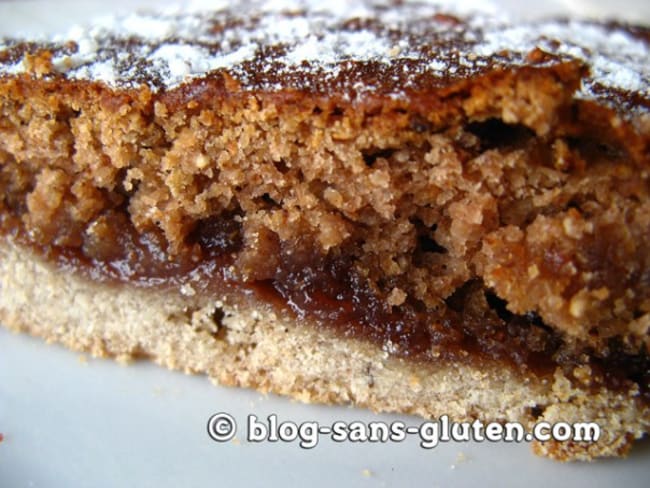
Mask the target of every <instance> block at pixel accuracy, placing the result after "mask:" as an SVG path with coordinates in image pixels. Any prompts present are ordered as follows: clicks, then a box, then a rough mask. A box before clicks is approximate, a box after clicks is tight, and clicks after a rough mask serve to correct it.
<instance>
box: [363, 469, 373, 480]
mask: <svg viewBox="0 0 650 488" xmlns="http://www.w3.org/2000/svg"><path fill="white" fill-rule="evenodd" d="M361 474H362V475H363V477H364V478H370V477H372V471H370V470H369V469H368V468H366V469H364V470H362V471H361Z"/></svg>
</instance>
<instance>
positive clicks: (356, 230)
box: [0, 2, 650, 460]
mask: <svg viewBox="0 0 650 488" xmlns="http://www.w3.org/2000/svg"><path fill="white" fill-rule="evenodd" d="M649 35H650V31H648V30H647V29H646V28H643V27H637V26H629V25H620V24H616V23H595V22H588V21H569V20H557V21H540V22H536V23H530V24H521V23H518V24H509V23H508V22H507V21H505V20H503V19H496V18H492V17H488V16H485V15H483V14H466V13H459V12H456V11H450V10H449V9H447V10H441V9H440V7H436V6H435V5H431V4H429V3H412V2H406V3H403V2H395V3H390V2H389V3H384V2H366V3H362V4H356V6H354V7H344V6H340V5H338V6H334V7H322V6H318V5H317V3H316V2H314V3H312V2H303V3H298V4H296V5H294V6H293V7H291V6H288V5H284V6H283V7H279V8H273V7H270V6H268V5H264V4H257V3H246V4H242V5H240V6H238V7H232V8H224V9H221V10H218V9H217V10H214V11H193V12H167V13H157V14H146V13H140V14H133V15H131V16H127V17H120V18H112V19H104V20H103V21H101V22H98V23H96V24H93V25H91V26H89V27H86V28H75V29H72V30H71V31H70V32H69V33H68V34H66V35H62V36H58V37H52V38H49V39H47V40H44V39H41V40H39V41H28V40H24V39H4V40H3V42H2V47H1V48H0V187H1V188H2V193H1V194H2V199H1V200H0V222H1V225H0V228H1V229H2V238H1V244H0V255H1V258H0V320H1V321H2V323H3V325H5V326H7V327H9V328H11V329H15V330H21V331H27V332H29V333H31V334H34V335H37V336H40V337H43V338H45V339H46V340H48V341H54V342H59V343H62V344H65V345H66V346H68V347H70V348H72V349H75V350H80V351H88V352H91V353H92V354H94V355H97V356H115V357H118V358H133V357H136V358H137V357H147V358H151V359H152V360H154V361H156V362H157V363H160V364H162V365H165V366H167V367H170V368H176V369H181V370H184V371H188V372H196V373H205V374H207V375H209V376H210V377H211V378H213V379H214V380H216V381H217V382H219V383H221V384H226V385H237V386H246V387H252V388H257V389H259V390H263V391H273V392H276V393H280V394H285V395H290V396H292V397H295V398H298V399H301V400H304V401H309V402H326V403H353V404H356V405H360V406H364V407H369V408H372V409H375V410H380V411H394V412H406V413H413V414H417V415H421V416H423V417H426V418H438V417H440V416H442V415H449V416H450V417H451V419H452V420H454V421H463V420H473V419H481V420H483V421H485V422H487V421H519V422H523V423H524V424H525V425H526V426H532V425H534V424H535V422H539V421H542V420H543V421H547V422H550V423H554V422H590V421H593V422H597V423H598V424H599V425H600V427H601V437H600V439H599V440H598V441H597V442H589V443H587V442H584V443H581V442H560V441H549V442H544V443H542V442H537V443H535V444H534V449H535V450H536V452H538V453H540V454H543V455H546V456H550V457H553V458H556V459H560V460H568V459H593V458H595V457H599V456H616V455H622V454H625V453H626V452H627V451H628V449H629V448H630V446H631V444H632V442H633V440H635V439H638V438H640V437H641V436H643V435H644V433H646V432H647V431H648V429H649V428H650V408H649V405H650V388H649V386H650V385H649V378H650V361H649V360H648V345H649V342H650V341H649V335H648V334H649V332H648V330H649V328H650V252H649V249H648V242H650V199H649V198H648V194H649V191H650V180H649V177H648V169H649V167H650V164H649V154H650V145H649V141H650V71H649V69H648V66H649V63H648V60H649V56H648V39H649Z"/></svg>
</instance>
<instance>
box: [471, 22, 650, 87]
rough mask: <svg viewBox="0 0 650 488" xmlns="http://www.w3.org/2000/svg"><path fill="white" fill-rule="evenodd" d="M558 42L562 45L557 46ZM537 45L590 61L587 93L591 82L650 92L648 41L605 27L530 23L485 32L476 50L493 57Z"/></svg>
mask: <svg viewBox="0 0 650 488" xmlns="http://www.w3.org/2000/svg"><path fill="white" fill-rule="evenodd" d="M555 41H557V42H559V44H556V45H554V42H555ZM535 47H539V48H541V49H544V50H546V51H550V52H555V53H559V54H564V55H567V56H570V57H572V58H576V59H581V60H585V61H587V63H588V64H589V66H590V68H591V74H592V76H591V78H592V80H593V81H588V82H587V83H586V84H585V86H583V93H582V95H584V96H588V95H589V90H590V88H591V85H593V84H594V83H597V84H599V85H601V86H604V87H608V88H616V89H620V90H625V91H630V92H640V93H644V94H646V95H650V52H649V50H648V44H647V43H646V42H643V41H642V40H639V39H634V38H633V37H632V36H631V35H629V34H627V33H625V32H623V31H620V30H612V29H611V28H607V27H606V26H602V25H597V24H589V23H580V22H576V21H570V22H548V21H547V22H540V23H537V24H535V26H534V28H531V26H530V25H523V26H518V27H511V28H507V29H500V30H492V31H486V32H485V34H484V37H483V41H482V42H480V43H478V44H477V45H476V46H475V48H474V50H475V52H476V54H478V55H481V56H487V57H489V56H493V55H494V54H496V53H499V52H501V51H503V50H510V51H517V52H520V53H522V54H525V53H527V52H530V51H531V50H532V49H534V48H535Z"/></svg>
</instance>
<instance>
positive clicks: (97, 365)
mask: <svg viewBox="0 0 650 488" xmlns="http://www.w3.org/2000/svg"><path fill="white" fill-rule="evenodd" d="M134 3H139V4H143V5H150V6H151V5H157V4H160V2H155V1H140V2H126V1H124V0H114V1H112V2H103V3H100V2H73V1H69V0H68V1H64V2H51V3H49V2H41V1H26V2H1V3H0V35H2V34H11V33H15V32H30V33H39V32H40V33H42V32H45V31H52V30H54V29H56V28H61V27H64V28H65V26H66V25H68V24H69V23H71V22H78V21H83V20H84V19H85V18H87V17H88V16H90V15H93V14H97V13H100V14H104V13H110V12H111V11H115V10H121V9H124V8H125V7H126V6H128V5H133V4H134ZM501 3H504V4H506V5H508V6H509V7H510V8H513V9H514V10H516V11H517V12H518V13H519V14H521V15H524V16H533V15H538V14H539V13H540V12H542V13H548V12H551V13H558V12H565V13H582V14H583V15H596V16H597V15H602V14H603V13H604V14H606V15H618V16H619V17H621V16H622V17H626V18H628V19H632V20H636V21H637V22H640V21H644V22H645V23H646V24H647V23H650V21H649V19H650V2H633V1H630V0H626V1H619V2H616V3H614V2H610V3H606V2H585V1H583V2H577V1H570V2H562V3H561V2H546V3H544V4H541V5H526V4H523V3H522V2H516V1H514V0H513V1H507V2H506V1H504V2H501ZM221 411H225V412H229V413H231V414H232V415H233V416H235V418H236V419H237V421H238V424H239V427H240V429H239V433H238V435H237V437H236V440H234V441H231V442H227V443H224V444H219V443H216V442H214V441H212V440H211V439H210V438H209V437H208V435H207V433H206V422H207V420H208V418H209V417H210V415H211V414H213V413H216V412H221ZM272 413H275V414H277V415H278V417H279V419H280V421H285V420H289V421H293V422H298V423H299V422H303V421H318V422H320V423H321V425H329V424H331V423H332V422H334V421H336V420H344V421H348V422H349V421H352V420H362V421H365V422H368V421H372V420H386V421H391V420H394V419H397V418H399V419H403V420H405V421H406V422H407V423H408V424H409V425H418V424H419V422H420V420H418V419H416V418H412V417H403V416H402V417H400V416H391V415H375V414H372V413H370V412H367V411H364V410H358V409H353V408H348V407H323V406H317V405H302V404H299V403H295V402H292V401H289V400H287V399H283V398H277V397H274V396H268V397H266V396H262V395H260V394H259V393H256V392H252V391H247V390H236V389H229V388H222V387H215V386H213V385H212V384H211V383H210V382H209V381H208V380H207V379H206V378H205V377H201V376H194V377H191V376H185V375H183V374H180V373H177V372H169V371H167V370H164V369H161V368H158V367H156V366H154V365H151V364H148V363H136V364H132V365H130V366H129V367H122V366H120V365H118V364H116V363H114V362H112V361H105V360H96V359H91V358H87V357H85V356H80V355H79V354H76V353H73V352H70V351H67V350H64V349H63V348H61V347H59V346H46V345H45V344H44V343H43V342H42V341H40V340H37V339H33V338H30V337H26V336H18V335H14V334H11V333H9V332H7V331H6V330H0V433H3V434H4V437H5V439H4V441H3V442H2V443H0V488H4V487H31V486H34V487H77V486H79V487H84V486H88V487H113V486H143V487H146V486H156V487H158V486H160V487H166V486H179V487H186V486H187V487H193V486H221V485H232V484H234V485H235V486H240V485H241V486H293V485H298V484H299V483H300V484H303V483H304V484H308V485H309V486H310V487H319V486H332V485H334V486H337V485H341V486H364V487H365V486H394V485H396V486H411V485H418V486H431V487H435V486H441V487H446V486H475V485H477V484H478V485H481V484H485V485H488V486H521V485H522V484H524V485H527V486H529V487H535V486H575V487H582V486H584V487H596V486H614V485H618V486H626V487H632V486H646V487H647V486H650V442H649V441H643V442H641V443H639V444H638V445H637V446H636V448H635V449H634V450H633V452H632V454H631V456H630V457H629V458H628V459H625V460H604V461H599V462H596V463H591V464H584V463H573V464H559V463H555V462H552V461H549V460H546V459H540V458H537V457H535V456H533V455H532V453H531V452H530V449H529V446H527V445H525V444H522V445H515V444H506V443H496V444H490V443H484V444H478V443H468V444H461V443H448V444H441V445H439V446H438V447H436V448H435V449H433V450H424V449H422V448H420V447H419V446H418V443H417V440H416V439H410V440H409V441H407V442H404V443H401V444H396V443H392V444H390V443H389V444H384V445H382V444H352V443H344V444H336V443H333V442H331V441H329V440H327V439H322V440H321V441H320V443H319V445H318V446H317V447H315V448H314V449H311V450H303V449H301V448H300V447H299V446H298V445H297V444H296V443H293V444H282V443H263V444H254V443H248V442H246V440H245V437H246V432H245V427H244V424H245V419H246V417H247V416H248V415H250V414H255V415H257V416H258V417H266V416H267V415H269V414H272ZM368 474H369V475H370V476H368Z"/></svg>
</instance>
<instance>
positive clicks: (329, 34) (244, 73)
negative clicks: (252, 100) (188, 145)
mask: <svg viewBox="0 0 650 488" xmlns="http://www.w3.org/2000/svg"><path fill="white" fill-rule="evenodd" d="M451 3H452V2H451V1H448V2H442V4H441V2H439V1H438V2H426V1H425V2H403V3H392V2H390V1H387V0H367V1H365V2H354V3H351V2H347V1H344V0H330V1H329V2H326V3H322V2H317V1H316V0H282V1H280V2H278V1H277V0H274V1H267V2H247V3H245V4H240V5H238V6H237V7H236V8H233V9H232V10H231V9H230V8H229V7H228V6H227V5H228V3H227V2H223V3H221V4H217V3H216V2H213V1H210V2H208V1H199V0H195V1H194V2H193V3H192V5H191V7H190V8H186V9H184V10H179V9H171V10H169V9H168V10H166V11H163V12H161V13H157V14H152V13H134V14H131V15H128V16H126V17H121V18H115V17H106V18H103V19H99V20H98V21H96V22H94V23H93V24H92V25H91V26H89V27H75V28H73V29H71V30H70V31H69V32H68V33H66V34H65V35H59V36H55V37H53V38H51V39H50V40H48V41H47V42H46V47H47V48H48V49H50V50H51V51H52V52H53V59H52V62H53V67H54V69H55V71H56V72H57V73H59V74H60V75H63V76H66V77H67V78H69V79H78V80H92V81H99V82H103V83H106V84H108V85H110V86H113V87H136V86H139V85H141V84H143V83H145V84H148V85H149V86H150V88H151V89H152V90H154V91H157V90H161V89H174V88H175V87H178V86H179V85H181V84H183V83H187V82H188V81H190V80H192V79H194V78H196V77H200V76H204V75H206V74H208V73H211V72H214V71H219V70H223V71H227V72H228V73H229V74H230V76H231V77H233V78H234V79H236V80H238V81H239V82H240V83H241V85H242V87H243V88H245V89H246V88H250V89H264V90H280V89H284V88H294V89H304V90H318V89H321V88H322V87H325V86H329V85H328V84H330V85H331V86H336V89H337V90H339V91H343V92H345V93H346V94H347V95H348V96H356V97H359V96H363V94H364V93H377V92H381V93H383V94H385V95H388V96H391V97H402V96H406V95H407V92H408V90H409V89H417V88H418V87H419V88H422V87H423V86H438V85H444V84H448V83H452V82H454V81H455V80H458V79H461V78H463V77H467V76H473V75H476V74H481V73H484V72H486V71H487V70H490V69H498V68H500V67H505V68H510V67H516V66H522V65H529V64H531V61H530V60H529V58H528V55H529V53H531V52H532V51H533V50H535V49H536V48H537V49H541V50H543V51H544V52H545V53H549V54H550V55H551V56H550V57H549V58H548V59H547V60H546V61H545V63H547V64H548V63H557V62H562V61H566V60H569V59H577V60H579V61H580V62H584V63H585V64H587V65H588V66H589V67H590V70H591V76H589V77H587V78H585V80H584V82H583V86H582V89H581V91H580V93H579V94H578V96H580V97H583V98H595V99H598V98H599V97H601V98H602V97H603V90H605V91H606V92H608V93H626V92H634V93H635V94H637V95H639V94H640V95H641V96H643V97H645V98H646V99H650V91H649V90H650V89H649V86H650V68H649V67H650V62H649V61H650V59H649V56H648V43H647V42H646V41H644V40H642V39H641V37H640V36H637V37H635V36H634V35H633V34H632V33H631V32H630V31H629V30H628V29H623V28H620V27H617V26H615V25H602V24H596V23H593V22H577V21H571V22H567V21H544V22H539V23H535V24H526V25H517V26H512V25H510V24H508V21H507V19H504V18H500V17H498V16H494V15H487V14H485V13H479V14H477V13H471V12H475V11H476V10H480V11H483V12H486V11H487V12H492V13H494V10H495V9H494V7H493V5H492V4H489V3H484V2H480V0H479V1H475V2H471V3H470V4H469V7H468V6H467V4H465V3H464V4H463V5H465V6H464V7H462V8H461V7H458V6H452V4H451ZM68 41H73V44H70V43H69V42H68ZM39 47H42V46H35V45H33V44H26V43H24V42H21V41H19V40H5V41H4V43H3V45H2V46H0V53H2V52H4V53H5V55H4V57H3V59H4V62H2V63H0V73H3V74H18V73H21V72H24V70H25V66H24V63H23V55H24V54H25V53H26V52H33V51H35V50H37V49H38V48H39ZM351 63H352V64H351ZM352 65H356V66H357V67H358V69H356V70H355V69H352V67H351V66H352ZM427 84H428V85H427ZM648 105H650V104H645V105H644V106H643V107H641V108H642V109H643V110H646V106H648Z"/></svg>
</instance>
